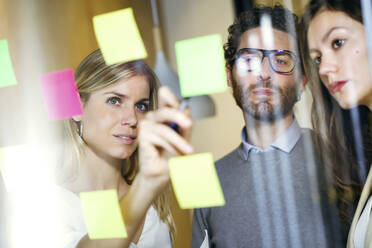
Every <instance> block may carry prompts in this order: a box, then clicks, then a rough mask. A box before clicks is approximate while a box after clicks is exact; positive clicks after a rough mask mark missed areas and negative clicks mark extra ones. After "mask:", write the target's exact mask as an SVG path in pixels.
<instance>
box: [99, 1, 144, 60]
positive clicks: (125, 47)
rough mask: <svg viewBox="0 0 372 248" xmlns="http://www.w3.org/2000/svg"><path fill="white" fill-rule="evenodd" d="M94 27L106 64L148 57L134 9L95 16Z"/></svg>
mask: <svg viewBox="0 0 372 248" xmlns="http://www.w3.org/2000/svg"><path fill="white" fill-rule="evenodd" d="M93 25H94V31H95V33H96V37H97V41H98V44H99V47H100V48H101V51H102V54H103V57H104V59H105V61H106V64H108V65H111V64H116V63H123V62H127V61H131V60H136V59H143V58H146V57H147V52H146V49H145V45H144V44H143V41H142V38H141V35H140V32H139V31H138V27H137V24H136V21H135V19H134V15H133V10H132V8H127V9H123V10H118V11H114V12H110V13H106V14H102V15H98V16H95V17H93Z"/></svg>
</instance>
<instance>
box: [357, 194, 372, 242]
mask: <svg viewBox="0 0 372 248" xmlns="http://www.w3.org/2000/svg"><path fill="white" fill-rule="evenodd" d="M371 209H372V196H370V197H369V199H368V201H367V204H366V206H365V207H364V209H363V212H362V214H361V215H360V218H359V220H358V223H357V225H356V227H355V232H354V246H355V248H363V247H364V242H365V240H366V232H367V228H368V222H369V219H370V217H371Z"/></svg>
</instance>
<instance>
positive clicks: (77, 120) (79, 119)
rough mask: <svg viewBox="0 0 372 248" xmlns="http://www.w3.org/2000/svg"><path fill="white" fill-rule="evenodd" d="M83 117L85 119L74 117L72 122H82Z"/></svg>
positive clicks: (79, 116) (80, 116)
mask: <svg viewBox="0 0 372 248" xmlns="http://www.w3.org/2000/svg"><path fill="white" fill-rule="evenodd" d="M82 117H83V116H82V115H78V116H74V117H72V120H74V121H75V122H80V121H81V119H82Z"/></svg>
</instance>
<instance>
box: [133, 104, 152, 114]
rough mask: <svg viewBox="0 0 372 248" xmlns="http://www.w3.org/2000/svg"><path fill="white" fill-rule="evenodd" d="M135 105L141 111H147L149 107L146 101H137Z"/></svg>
mask: <svg viewBox="0 0 372 248" xmlns="http://www.w3.org/2000/svg"><path fill="white" fill-rule="evenodd" d="M136 107H137V109H138V110H139V111H141V112H147V111H149V109H150V106H149V104H147V103H138V104H137V106H136Z"/></svg>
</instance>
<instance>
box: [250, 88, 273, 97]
mask: <svg viewBox="0 0 372 248" xmlns="http://www.w3.org/2000/svg"><path fill="white" fill-rule="evenodd" d="M252 93H253V94H254V95H256V96H265V97H267V96H272V95H273V94H274V93H275V92H274V90H272V89H270V88H258V89H254V90H252Z"/></svg>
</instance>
